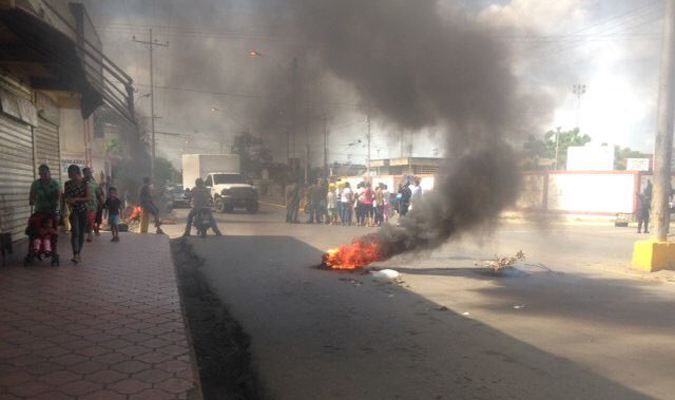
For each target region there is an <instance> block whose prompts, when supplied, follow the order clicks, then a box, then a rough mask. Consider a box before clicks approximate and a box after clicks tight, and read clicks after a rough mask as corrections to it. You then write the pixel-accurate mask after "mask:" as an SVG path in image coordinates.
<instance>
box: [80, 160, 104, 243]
mask: <svg viewBox="0 0 675 400" xmlns="http://www.w3.org/2000/svg"><path fill="white" fill-rule="evenodd" d="M82 175H84V181H85V182H86V183H87V185H89V187H90V188H91V194H92V197H91V201H90V202H89V204H88V205H87V209H88V211H89V219H88V220H87V242H91V241H92V240H93V238H94V236H93V233H96V236H99V235H100V233H99V231H98V228H97V226H98V227H100V226H101V222H100V221H99V220H98V218H99V215H100V214H99V213H98V211H99V205H103V199H104V198H103V194H102V192H101V187H100V186H99V185H98V183H97V182H96V179H95V178H94V175H93V172H92V170H91V168H88V167H87V168H83V169H82Z"/></svg>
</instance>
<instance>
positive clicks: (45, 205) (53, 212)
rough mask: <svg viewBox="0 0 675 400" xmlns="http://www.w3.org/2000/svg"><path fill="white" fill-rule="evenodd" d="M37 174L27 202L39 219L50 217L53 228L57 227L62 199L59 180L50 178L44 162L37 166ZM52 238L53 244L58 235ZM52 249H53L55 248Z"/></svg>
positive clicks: (49, 172)
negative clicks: (37, 177) (38, 215)
mask: <svg viewBox="0 0 675 400" xmlns="http://www.w3.org/2000/svg"><path fill="white" fill-rule="evenodd" d="M38 174H39V176H40V178H39V179H36V180H35V181H33V183H32V184H31V186H30V194H29V197H28V203H29V204H30V205H31V207H33V213H34V214H35V213H37V214H40V218H39V219H40V220H41V219H43V218H48V219H51V220H52V223H53V225H54V228H57V227H58V226H59V211H60V210H61V201H62V196H61V184H60V183H59V181H57V180H55V179H52V175H51V171H50V170H49V166H47V165H45V164H42V165H40V166H39V167H38ZM36 228H37V227H36ZM53 239H54V241H53V243H52V244H54V245H55V244H56V242H57V241H58V235H57V236H54V238H53ZM53 247H55V246H53ZM53 250H54V251H55V250H56V248H54V249H53Z"/></svg>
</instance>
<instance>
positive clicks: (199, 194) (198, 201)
mask: <svg viewBox="0 0 675 400" xmlns="http://www.w3.org/2000/svg"><path fill="white" fill-rule="evenodd" d="M200 211H201V212H208V213H209V219H210V221H211V229H213V232H215V234H216V236H222V235H223V234H222V233H221V232H220V229H218V224H217V223H216V219H215V218H213V214H212V213H211V192H210V191H209V189H208V188H207V187H206V186H204V180H203V179H202V178H197V180H195V187H194V189H192V210H190V213H189V214H188V218H187V225H185V233H184V234H183V236H190V230H191V229H192V221H193V220H194V218H195V217H196V216H197V214H198V213H199V212H200Z"/></svg>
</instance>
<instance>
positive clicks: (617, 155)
mask: <svg viewBox="0 0 675 400" xmlns="http://www.w3.org/2000/svg"><path fill="white" fill-rule="evenodd" d="M649 157H650V155H649V154H646V153H642V152H640V151H637V150H632V149H631V148H630V147H624V148H621V147H620V146H615V147H614V169H616V170H625V169H626V159H628V158H649Z"/></svg>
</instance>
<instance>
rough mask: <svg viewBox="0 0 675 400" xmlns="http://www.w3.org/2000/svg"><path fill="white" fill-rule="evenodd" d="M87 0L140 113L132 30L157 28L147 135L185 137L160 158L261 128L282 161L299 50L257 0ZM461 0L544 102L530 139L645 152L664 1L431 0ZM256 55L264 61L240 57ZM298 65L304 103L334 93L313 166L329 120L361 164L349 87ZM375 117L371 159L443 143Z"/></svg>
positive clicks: (144, 54)
mask: <svg viewBox="0 0 675 400" xmlns="http://www.w3.org/2000/svg"><path fill="white" fill-rule="evenodd" d="M278 1H283V0H278ZM411 1H413V0H411ZM267 2H269V3H272V1H271V0H268V1H267ZM85 5H86V7H87V10H88V11H89V14H90V16H91V17H92V20H93V21H94V24H95V25H96V26H97V29H98V33H99V36H100V37H101V40H102V43H103V48H104V52H105V53H106V54H107V55H108V56H110V57H111V58H112V59H113V60H115V61H116V62H117V63H118V65H119V66H120V67H122V68H123V69H124V70H125V71H126V72H128V73H129V74H130V75H131V76H132V78H133V79H134V81H135V84H136V88H137V90H138V93H137V99H138V100H137V101H138V107H139V108H140V109H141V110H143V111H144V112H146V113H148V114H149V102H150V100H149V98H148V97H142V96H143V95H144V94H146V93H148V92H149V86H148V84H149V81H150V79H149V60H148V50H147V47H145V46H143V45H140V44H138V43H135V42H133V40H132V37H133V36H136V37H137V38H138V39H142V40H147V39H148V29H149V28H153V32H154V36H155V39H157V40H158V41H160V42H162V43H165V42H167V41H168V43H169V46H168V47H160V48H157V49H156V50H155V53H154V72H155V86H156V89H155V113H156V115H157V116H158V117H159V118H158V119H157V122H156V130H157V131H159V132H171V133H180V134H181V136H170V135H164V134H158V135H157V142H158V153H159V154H160V155H164V156H165V157H167V158H169V159H170V160H172V161H173V162H176V163H177V162H178V160H179V157H180V154H181V153H200V152H210V153H213V152H218V151H219V149H220V146H221V144H222V145H223V146H224V147H225V148H226V149H227V148H228V147H229V144H230V143H231V142H232V138H233V137H234V135H236V134H237V133H239V132H242V131H244V130H248V131H251V132H252V133H254V134H257V135H260V136H263V137H264V138H265V139H266V143H267V144H268V147H269V148H270V149H271V150H272V154H273V156H274V157H275V159H277V160H278V161H282V160H284V159H285V158H286V156H287V155H288V154H289V150H288V149H289V146H288V143H289V141H288V136H286V134H285V133H284V132H286V131H287V129H288V128H287V126H284V124H285V123H287V122H284V121H287V118H286V116H285V115H282V114H283V113H284V111H283V110H285V108H284V107H285V106H284V103H285V102H287V101H288V99H287V98H286V97H285V95H284V94H283V93H284V88H286V87H287V86H286V85H287V83H288V81H289V76H290V74H289V71H290V62H291V59H292V58H293V56H292V55H291V54H297V52H296V51H295V50H293V51H294V52H293V53H291V52H289V49H292V48H293V46H294V42H295V41H296V40H297V38H295V37H293V36H292V35H288V34H287V32H286V31H284V30H283V29H280V30H279V31H278V32H275V30H274V27H271V26H267V24H268V23H269V21H270V20H269V18H265V19H263V18H261V17H260V16H261V15H262V14H269V13H268V10H267V9H266V7H268V6H267V4H266V1H265V0H192V1H190V2H186V1H182V0H117V1H102V0H87V1H85ZM456 7H459V8H462V9H464V10H465V12H466V13H467V14H468V18H471V19H475V20H476V21H478V23H480V24H485V25H486V26H489V27H490V28H491V29H494V30H495V31H494V33H493V35H494V39H495V40H498V41H499V42H500V43H503V45H504V46H508V47H509V48H511V49H512V57H511V59H510V60H508V61H509V62H510V63H511V67H512V70H513V71H514V74H515V75H516V76H517V78H518V82H519V84H520V85H521V86H522V90H523V91H524V92H527V93H529V94H531V95H532V96H533V97H534V98H537V97H540V98H541V99H542V103H543V102H545V103H546V104H547V107H550V110H549V112H548V113H547V114H546V115H545V116H543V117H542V120H541V122H540V126H538V127H536V128H533V129H532V132H531V134H533V135H535V136H543V134H544V133H545V132H546V131H547V130H549V129H555V128H557V127H560V128H562V129H564V130H565V129H572V128H574V127H576V126H579V128H580V129H581V130H582V132H583V133H587V134H589V135H590V136H591V137H592V138H593V142H594V143H597V144H601V143H610V144H616V145H620V146H623V147H631V148H634V149H637V150H641V151H645V152H651V151H652V148H653V143H654V140H653V135H654V131H655V126H656V102H657V84H658V73H659V55H660V46H661V39H660V36H661V17H662V14H663V4H662V0H557V1H549V0H510V1H508V0H502V1H489V0H463V1H459V0H455V1H453V0H439V2H438V12H439V13H444V12H447V10H449V9H451V8H456ZM279 24H283V18H282V16H280V17H279ZM261 25H265V26H261ZM319 45H320V44H319ZM251 50H256V51H259V52H260V53H261V54H263V55H264V57H255V58H252V57H249V56H248V53H249V52H250V51H251ZM309 52H311V50H309ZM302 54H303V56H304V57H308V58H309V57H311V55H307V54H306V52H303V53H302ZM301 59H303V58H302V57H301ZM300 71H301V72H303V73H304V76H307V79H306V81H307V85H306V87H307V88H308V89H307V93H308V95H309V98H310V99H311V98H312V93H313V91H316V92H318V91H322V90H330V91H331V92H332V93H334V95H333V97H332V100H331V101H330V102H324V103H317V104H314V103H312V102H311V101H308V104H311V106H310V107H311V110H310V111H309V114H310V117H309V118H308V120H307V124H306V126H303V127H302V130H304V129H307V130H308V131H311V132H312V133H313V134H312V135H311V137H310V143H309V147H310V157H311V160H312V162H313V163H314V164H315V165H316V164H320V163H321V162H322V157H323V145H324V142H323V141H324V135H323V134H322V133H323V129H324V127H325V129H326V130H327V131H328V135H327V137H328V148H329V152H328V158H329V162H333V161H340V162H345V161H352V162H355V163H363V162H364V161H365V159H366V154H367V149H366V147H365V142H366V132H367V122H366V121H367V118H366V115H365V113H364V111H363V110H364V107H363V104H362V102H361V100H360V99H359V97H358V96H357V95H356V93H355V91H354V90H351V89H350V88H348V87H345V86H346V85H344V84H343V83H342V82H340V80H339V79H337V78H335V77H331V76H327V77H326V76H315V75H314V74H313V73H312V71H311V63H310V62H307V63H306V64H302V63H301V66H300ZM576 84H582V85H585V87H586V90H585V93H583V94H582V95H581V96H580V97H579V96H576V95H575V94H574V93H573V92H572V88H573V86H574V85H576ZM316 97H318V96H316ZM544 99H545V101H544ZM214 108H215V109H216V111H213V109H214ZM277 109H278V111H276V110H277ZM269 110H273V112H276V113H278V114H279V117H278V118H277V120H276V121H277V122H276V123H275V124H273V125H270V124H267V125H262V124H259V123H258V122H259V121H256V118H259V117H258V116H259V115H262V114H264V113H265V112H266V113H269V112H270V111H269ZM308 110H309V108H308ZM523 112H525V111H523ZM371 123H372V124H371V132H372V135H371V138H372V144H371V157H372V158H373V159H376V158H390V157H399V156H409V155H412V156H418V157H432V156H442V155H443V154H442V153H443V151H444V150H443V149H444V148H445V146H443V145H442V144H439V136H438V135H436V133H435V132H433V131H429V130H425V131H420V132H410V131H400V130H398V129H392V128H391V125H390V124H388V123H387V121H383V120H378V119H373V120H371ZM300 133H302V132H300ZM299 136H300V137H298V138H297V139H296V140H297V143H296V152H297V154H301V153H303V152H304V147H303V146H304V140H305V139H304V136H303V135H302V134H299ZM359 141H360V142H359ZM516 145H518V144H517V143H516ZM291 151H292V150H291Z"/></svg>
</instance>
